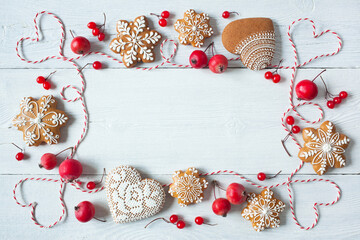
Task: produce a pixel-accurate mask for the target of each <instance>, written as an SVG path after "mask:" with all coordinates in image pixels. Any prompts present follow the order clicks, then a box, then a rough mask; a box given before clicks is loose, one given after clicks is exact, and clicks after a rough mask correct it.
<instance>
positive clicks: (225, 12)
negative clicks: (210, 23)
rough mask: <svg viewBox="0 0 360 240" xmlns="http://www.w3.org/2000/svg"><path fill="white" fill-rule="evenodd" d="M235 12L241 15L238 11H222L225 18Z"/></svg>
mask: <svg viewBox="0 0 360 240" xmlns="http://www.w3.org/2000/svg"><path fill="white" fill-rule="evenodd" d="M233 13H235V14H236V15H239V13H238V12H229V11H224V12H223V13H222V17H223V18H229V17H230V14H233Z"/></svg>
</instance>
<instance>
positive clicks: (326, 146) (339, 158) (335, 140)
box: [298, 121, 350, 175]
mask: <svg viewBox="0 0 360 240" xmlns="http://www.w3.org/2000/svg"><path fill="white" fill-rule="evenodd" d="M302 135H303V139H304V141H305V143H304V147H302V148H301V149H300V151H299V154H298V156H299V158H300V159H301V160H302V161H304V162H311V164H312V165H313V168H314V170H315V172H316V173H317V174H318V175H323V174H324V173H325V172H326V171H327V170H328V168H329V167H335V168H341V167H344V166H345V156H344V153H345V149H346V148H347V146H348V145H349V142H350V139H349V138H348V137H347V136H345V135H344V134H340V133H338V132H336V128H335V125H334V124H333V123H332V122H330V121H326V122H323V123H322V124H321V126H320V128H318V129H314V128H305V129H304V130H303V131H302Z"/></svg>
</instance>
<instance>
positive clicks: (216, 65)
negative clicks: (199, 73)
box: [189, 42, 228, 73]
mask: <svg viewBox="0 0 360 240" xmlns="http://www.w3.org/2000/svg"><path fill="white" fill-rule="evenodd" d="M210 47H211V50H212V55H213V56H212V57H211V58H210V61H209V69H210V70H211V71H212V72H213V73H223V72H225V71H226V69H227V67H228V59H227V58H226V57H225V56H224V55H221V54H216V55H214V43H213V42H212V43H210V45H209V46H208V47H207V48H206V49H205V50H204V51H202V50H195V51H193V52H192V53H191V54H190V57H189V62H190V65H191V67H193V68H196V69H199V68H204V67H205V66H206V65H208V57H207V55H206V53H205V52H206V51H207V50H208V49H209V48H210Z"/></svg>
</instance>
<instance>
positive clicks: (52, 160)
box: [39, 153, 57, 170]
mask: <svg viewBox="0 0 360 240" xmlns="http://www.w3.org/2000/svg"><path fill="white" fill-rule="evenodd" d="M56 164H57V159H56V156H55V154H52V153H45V154H44V155H42V157H41V158H40V164H39V167H40V168H45V169H46V170H51V169H54V168H55V167H56Z"/></svg>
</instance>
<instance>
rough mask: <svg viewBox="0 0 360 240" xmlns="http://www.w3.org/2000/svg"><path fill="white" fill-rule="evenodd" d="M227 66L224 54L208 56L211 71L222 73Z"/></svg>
mask: <svg viewBox="0 0 360 240" xmlns="http://www.w3.org/2000/svg"><path fill="white" fill-rule="evenodd" d="M227 67H228V60H227V58H226V57H225V56H224V55H221V54H217V55H214V56H213V57H212V58H210V61H209V69H210V70H211V71H212V72H213V73H223V72H225V71H226V69H227Z"/></svg>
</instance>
